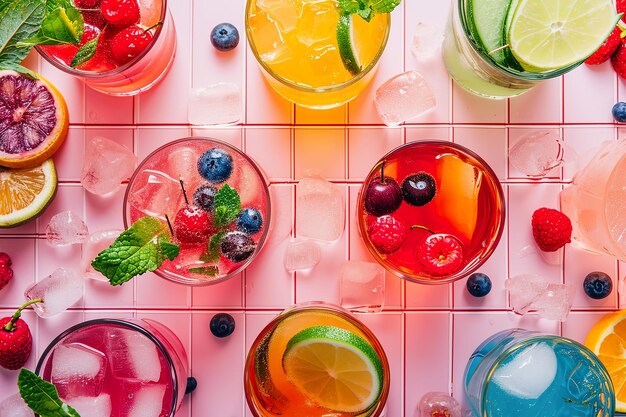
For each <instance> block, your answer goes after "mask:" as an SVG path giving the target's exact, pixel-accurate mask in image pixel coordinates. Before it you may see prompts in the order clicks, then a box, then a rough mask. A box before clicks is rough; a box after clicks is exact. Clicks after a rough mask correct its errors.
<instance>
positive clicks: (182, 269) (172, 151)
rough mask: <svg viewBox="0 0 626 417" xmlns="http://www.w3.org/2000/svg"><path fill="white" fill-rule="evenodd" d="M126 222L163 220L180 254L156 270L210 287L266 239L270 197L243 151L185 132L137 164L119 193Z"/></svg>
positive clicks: (241, 267) (262, 177)
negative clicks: (122, 198) (184, 134)
mask: <svg viewBox="0 0 626 417" xmlns="http://www.w3.org/2000/svg"><path fill="white" fill-rule="evenodd" d="M123 216H124V226H125V227H126V228H128V227H129V226H130V225H131V224H132V223H134V222H135V221H136V220H138V219H139V218H141V217H145V216H150V217H154V218H157V219H160V220H161V221H162V222H163V223H164V224H167V226H168V229H169V230H170V232H171V240H172V242H173V243H175V244H177V245H179V246H180V251H179V254H178V256H176V258H174V260H165V262H164V263H163V264H162V265H161V266H160V267H159V268H158V269H157V270H155V271H154V272H155V273H156V274H157V275H159V276H160V277H163V278H166V279H169V280H171V281H174V282H177V283H181V284H186V285H196V286H202V285H212V284H217V283H219V282H222V281H225V280H227V279H229V278H231V277H233V276H235V275H237V274H238V273H240V272H241V271H243V270H244V269H245V268H246V267H247V266H248V265H250V263H251V262H252V261H253V260H254V258H255V257H256V256H257V255H258V254H259V252H260V251H261V248H262V247H263V244H264V243H265V239H266V238H267V235H268V232H269V226H270V219H271V201H270V195H269V189H268V186H267V181H266V179H265V175H264V174H263V172H262V171H261V169H260V168H259V166H258V165H257V164H256V163H255V162H254V160H252V159H251V158H250V157H249V156H248V155H246V154H245V153H243V152H242V151H241V150H239V149H237V148H235V147H234V146H232V145H230V144H228V143H226V142H222V141H219V140H216V139H209V138H203V137H188V138H184V139H179V140H175V141H173V142H169V143H167V144H166V145H164V146H161V147H160V148H158V149H157V150H155V151H154V152H152V153H151V154H150V155H148V156H147V157H146V158H145V159H144V161H143V162H142V163H141V164H139V166H138V167H137V169H136V170H135V172H134V174H133V175H132V177H131V179H130V181H129V184H128V187H127V189H126V194H125V196H124V213H123Z"/></svg>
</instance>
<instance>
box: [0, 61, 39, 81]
mask: <svg viewBox="0 0 626 417" xmlns="http://www.w3.org/2000/svg"><path fill="white" fill-rule="evenodd" d="M0 69H3V70H12V71H17V72H19V73H22V74H26V75H28V76H29V77H32V78H34V79H38V78H39V76H38V75H37V74H35V73H34V72H32V71H31V70H30V69H28V68H26V67H23V66H21V65H20V64H14V63H12V62H0Z"/></svg>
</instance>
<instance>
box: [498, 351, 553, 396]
mask: <svg viewBox="0 0 626 417" xmlns="http://www.w3.org/2000/svg"><path fill="white" fill-rule="evenodd" d="M556 370H557V360H556V355H555V354H554V350H553V349H552V348H551V347H550V346H548V344H547V343H535V344H532V345H530V346H528V347H526V348H524V349H523V350H522V351H521V352H519V353H516V354H514V357H513V358H512V359H511V360H510V361H509V362H507V363H505V364H504V365H502V366H500V367H498V368H497V369H496V371H495V372H494V374H493V377H492V381H493V382H494V383H495V384H496V385H498V386H499V387H500V388H502V389H503V390H504V391H506V392H508V393H509V394H511V395H513V396H515V397H519V398H524V399H528V400H532V399H536V398H539V396H541V394H543V393H544V392H545V391H546V390H547V389H548V387H549V386H550V385H551V384H552V382H553V381H554V377H555V376H556Z"/></svg>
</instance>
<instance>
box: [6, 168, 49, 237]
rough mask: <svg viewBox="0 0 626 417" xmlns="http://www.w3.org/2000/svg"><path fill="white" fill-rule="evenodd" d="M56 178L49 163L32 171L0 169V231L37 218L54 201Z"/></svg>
mask: <svg viewBox="0 0 626 417" xmlns="http://www.w3.org/2000/svg"><path fill="white" fill-rule="evenodd" d="M56 189H57V174H56V170H55V168H54V162H52V159H48V160H47V161H45V162H44V163H43V164H41V165H39V166H37V167H34V168H22V169H9V168H0V227H14V226H19V225H20V224H22V223H24V222H27V221H28V220H31V219H33V218H35V217H37V216H38V215H39V214H40V213H41V212H42V211H43V210H44V209H45V208H46V207H47V206H48V204H50V202H51V201H52V199H53V198H54V194H55V193H56Z"/></svg>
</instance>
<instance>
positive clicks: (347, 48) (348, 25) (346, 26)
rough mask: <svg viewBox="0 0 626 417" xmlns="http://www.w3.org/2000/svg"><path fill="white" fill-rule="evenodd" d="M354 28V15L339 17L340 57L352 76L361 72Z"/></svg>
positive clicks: (338, 43) (338, 42) (338, 40)
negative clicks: (354, 40) (354, 41)
mask: <svg viewBox="0 0 626 417" xmlns="http://www.w3.org/2000/svg"><path fill="white" fill-rule="evenodd" d="M353 39H354V28H353V26H352V15H341V16H339V22H337V46H338V47H339V55H340V56H341V60H342V61H343V66H344V67H346V69H347V70H348V72H350V74H352V75H357V74H358V73H359V72H361V64H360V63H359V59H358V57H357V54H356V52H355V51H356V48H355V46H354V43H353Z"/></svg>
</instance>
